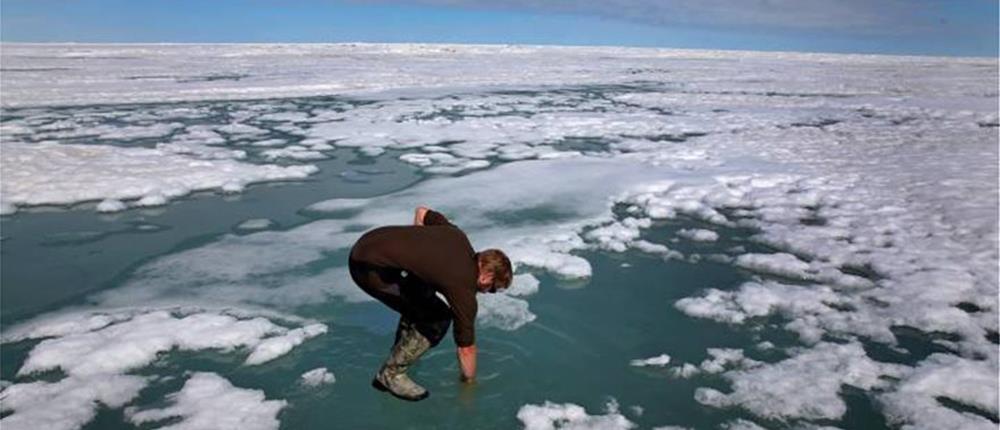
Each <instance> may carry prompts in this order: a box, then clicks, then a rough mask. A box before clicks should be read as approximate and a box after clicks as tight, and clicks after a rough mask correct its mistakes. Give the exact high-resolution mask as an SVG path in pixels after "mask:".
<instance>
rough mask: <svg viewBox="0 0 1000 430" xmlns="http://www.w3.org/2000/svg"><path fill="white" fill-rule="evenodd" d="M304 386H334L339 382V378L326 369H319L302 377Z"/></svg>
mask: <svg viewBox="0 0 1000 430" xmlns="http://www.w3.org/2000/svg"><path fill="white" fill-rule="evenodd" d="M301 379H302V385H306V386H309V387H316V386H320V385H324V384H332V383H334V382H336V381H337V378H336V377H335V376H334V375H333V372H331V371H329V370H326V368H325V367H318V368H315V369H313V370H310V371H308V372H306V373H303V374H302V376H301Z"/></svg>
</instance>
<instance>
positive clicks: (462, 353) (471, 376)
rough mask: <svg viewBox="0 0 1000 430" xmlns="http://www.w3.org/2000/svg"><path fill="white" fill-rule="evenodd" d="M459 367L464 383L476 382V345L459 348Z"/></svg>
mask: <svg viewBox="0 0 1000 430" xmlns="http://www.w3.org/2000/svg"><path fill="white" fill-rule="evenodd" d="M458 367H459V370H461V372H462V382H465V383H472V382H475V380H476V345H469V346H460V347H458Z"/></svg>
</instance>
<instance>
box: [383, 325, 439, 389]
mask: <svg viewBox="0 0 1000 430" xmlns="http://www.w3.org/2000/svg"><path fill="white" fill-rule="evenodd" d="M399 324H400V330H399V331H398V333H399V341H397V342H396V344H395V345H393V347H392V352H391V353H390V354H389V359H388V360H386V362H385V364H384V365H382V368H381V369H380V370H379V371H378V374H376V375H375V379H373V380H372V386H373V387H375V388H377V389H379V390H382V391H388V392H389V393H391V394H392V395H394V396H396V397H398V398H400V399H403V400H410V401H417V400H423V399H426V398H427V396H429V395H430V393H428V392H427V390H425V389H424V387H421V386H420V385H419V384H417V383H416V382H413V380H412V379H410V377H409V376H407V375H406V371H407V369H409V368H410V366H412V365H413V363H415V362H416V361H417V359H418V358H420V356H421V355H423V354H424V352H427V350H428V349H430V347H431V342H430V341H429V340H427V338H426V337H424V335H422V334H420V333H419V332H418V331H417V329H416V327H415V326H414V325H413V324H410V323H409V322H404V321H400V323H399Z"/></svg>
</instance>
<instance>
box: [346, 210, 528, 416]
mask: <svg viewBox="0 0 1000 430" xmlns="http://www.w3.org/2000/svg"><path fill="white" fill-rule="evenodd" d="M413 224H414V225H412V226H386V227H379V228H376V229H374V230H371V231H369V232H367V233H365V234H364V235H362V236H361V238H360V239H358V242H357V243H355V244H354V247H353V248H352V249H351V255H350V258H349V260H348V267H349V268H350V272H351V278H352V279H353V280H354V283H356V284H358V286H359V287H361V289H362V290H364V291H365V292H366V293H368V294H369V295H370V296H372V297H374V298H376V299H378V301H380V302H382V303H384V304H385V305H386V306H389V307H390V308H392V310H394V311H396V312H399V315H400V316H399V325H398V326H397V327H396V342H395V344H394V345H393V346H392V351H391V353H390V354H389V358H388V359H387V360H386V362H385V364H383V365H382V368H381V369H379V371H378V373H377V374H376V375H375V379H373V380H372V386H374V387H375V388H377V389H379V390H382V391H389V392H390V393H392V394H393V395H394V396H396V397H399V398H401V399H405V400H422V399H424V398H426V397H427V396H428V395H429V393H428V392H427V390H425V389H424V388H423V387H421V386H420V385H418V384H417V383H416V382H413V380H411V379H410V377H409V376H406V370H407V369H408V368H409V367H410V366H412V365H413V364H414V363H415V362H416V361H417V359H418V358H419V357H420V356H421V355H422V354H423V353H424V352H426V351H427V350H428V349H430V348H432V347H434V346H437V344H438V343H439V342H441V339H443V338H444V336H445V334H447V333H448V326H449V325H450V324H451V321H452V320H454V321H455V329H454V337H455V344H457V345H458V363H459V369H460V370H461V379H462V381H464V382H472V381H473V380H474V379H475V376H476V331H475V323H476V310H477V304H476V293H477V292H480V293H486V292H489V293H495V292H497V291H502V290H504V289H506V288H507V287H508V286H509V285H510V281H511V277H512V270H511V265H510V260H509V259H508V258H507V256H506V255H504V253H503V252H501V251H500V250H497V249H487V250H485V251H480V252H475V250H473V249H472V245H471V244H470V243H469V238H468V237H466V236H465V233H463V232H462V230H459V228H458V227H455V226H454V225H453V224H452V223H451V222H449V221H448V219H447V218H445V217H444V215H441V214H440V213H438V212H435V211H432V210H430V209H427V208H425V207H422V206H421V207H418V208H417V210H416V213H415V215H414V219H413ZM435 293H441V294H442V295H443V296H444V297H445V298H446V299H447V300H448V302H447V303H445V302H444V301H442V300H441V299H440V298H439V297H438V296H437V295H436V294H435Z"/></svg>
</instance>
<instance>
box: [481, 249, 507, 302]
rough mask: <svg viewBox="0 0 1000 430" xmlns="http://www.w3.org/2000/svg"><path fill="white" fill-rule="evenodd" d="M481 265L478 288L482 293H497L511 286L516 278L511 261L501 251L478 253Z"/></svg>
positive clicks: (488, 250) (491, 250)
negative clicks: (511, 281) (512, 279)
mask: <svg viewBox="0 0 1000 430" xmlns="http://www.w3.org/2000/svg"><path fill="white" fill-rule="evenodd" d="M476 261H477V262H478V263H479V278H478V279H477V281H476V284H477V285H476V287H477V288H478V289H479V292H481V293H495V292H497V291H501V290H505V289H507V287H509V286H510V280H511V278H512V277H513V276H514V273H513V272H514V270H513V269H512V268H511V265H510V259H508V258H507V255H505V254H504V253H503V251H500V250H499V249H487V250H485V251H480V252H477V253H476Z"/></svg>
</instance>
